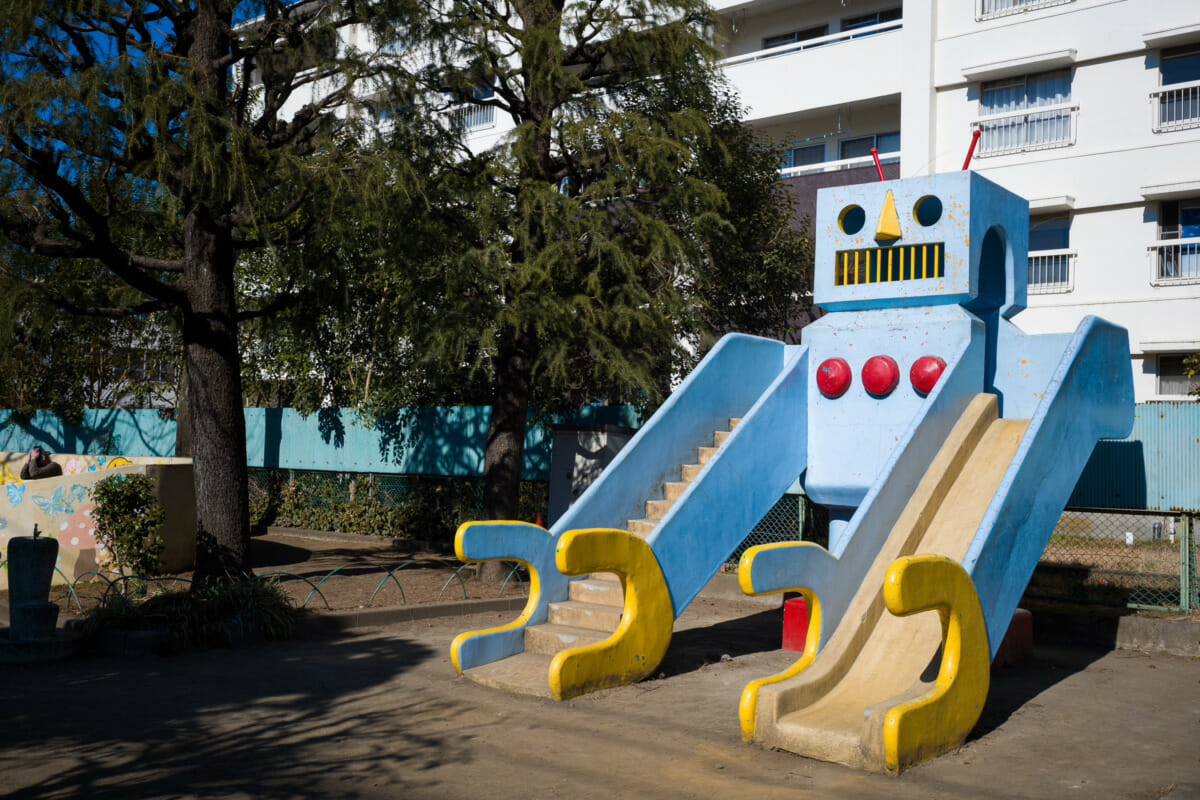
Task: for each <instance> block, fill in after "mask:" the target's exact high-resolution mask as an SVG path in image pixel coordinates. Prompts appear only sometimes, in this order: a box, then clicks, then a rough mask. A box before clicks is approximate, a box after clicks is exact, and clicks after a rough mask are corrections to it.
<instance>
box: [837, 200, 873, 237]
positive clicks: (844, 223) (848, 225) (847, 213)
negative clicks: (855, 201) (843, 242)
mask: <svg viewBox="0 0 1200 800" xmlns="http://www.w3.org/2000/svg"><path fill="white" fill-rule="evenodd" d="M866 221H867V212H865V211H863V210H862V206H846V207H845V208H843V209H842V213H841V214H839V215H838V227H839V228H841V229H842V233H844V234H846V235H847V236H853V235H854V234H856V233H858V232H859V231H861V230H862V227H863V225H864V224H866Z"/></svg>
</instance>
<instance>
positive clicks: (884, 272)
mask: <svg viewBox="0 0 1200 800" xmlns="http://www.w3.org/2000/svg"><path fill="white" fill-rule="evenodd" d="M943 211H944V208H943V206H942V201H941V198H939V197H938V196H937V195H934V194H927V195H924V196H922V197H919V198H917V200H916V201H915V202H914V203H913V206H912V209H911V215H910V214H906V215H905V219H904V222H905V224H903V225H902V224H901V221H900V220H901V216H900V215H899V214H898V213H897V212H896V199H895V196H894V195H893V193H892V190H891V189H889V190H888V191H887V194H886V195H884V199H883V204H882V207H881V208H880V210H879V215H878V220H877V221H875V223H874V237H873V238H874V240H875V242H876V246H875V247H850V248H846V249H839V250H836V251H835V252H834V263H833V268H834V270H833V283H834V285H835V286H854V285H857V284H860V283H887V282H891V281H913V280H929V279H930V278H942V277H945V274H946V267H945V260H944V258H943V257H944V255H945V243H944V242H940V241H939V242H928V241H911V242H909V241H906V237H905V228H909V229H910V230H911V231H912V232H911V233H910V234H909V235H908V237H907V239H909V240H917V239H923V238H925V237H924V236H922V235H921V234H922V233H923V232H922V231H920V229H921V228H931V227H933V226H934V225H937V223H938V222H939V221H941V219H942V213H943ZM909 217H911V219H910V218H909ZM837 226H838V230H839V231H840V232H841V233H842V234H844V235H845V236H847V237H856V241H854V242H852V243H854V244H857V243H858V241H857V240H861V239H864V238H866V236H867V234H868V233H869V229H867V211H866V209H864V208H863V207H862V206H861V205H858V204H857V203H853V202H852V203H849V204H847V205H846V206H845V207H843V208H842V209H841V211H840V212H839V213H838V220H837ZM864 229H866V230H864Z"/></svg>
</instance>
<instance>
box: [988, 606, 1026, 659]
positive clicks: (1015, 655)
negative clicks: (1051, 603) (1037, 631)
mask: <svg viewBox="0 0 1200 800" xmlns="http://www.w3.org/2000/svg"><path fill="white" fill-rule="evenodd" d="M1032 655H1033V614H1030V613H1029V612H1028V611H1026V610H1025V609H1023V608H1018V609H1017V610H1016V611H1014V612H1013V616H1012V621H1011V622H1009V623H1008V630H1007V631H1005V633H1004V639H1003V640H1001V642H1000V649H999V650H997V651H996V657H995V658H993V659H992V666H993V667H1007V666H1009V665H1010V664H1019V663H1020V662H1022V661H1025V660H1026V659H1028V658H1029V657H1031V656H1032Z"/></svg>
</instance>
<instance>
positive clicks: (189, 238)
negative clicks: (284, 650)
mask: <svg viewBox="0 0 1200 800" xmlns="http://www.w3.org/2000/svg"><path fill="white" fill-rule="evenodd" d="M184 235H185V245H186V250H187V265H186V273H185V279H186V285H187V287H188V302H189V308H187V309H185V310H184V314H183V344H184V349H185V353H186V359H185V360H186V367H187V376H186V380H187V405H188V414H187V416H188V423H189V428H190V430H191V440H192V461H193V464H194V468H195V483H196V526H197V530H196V578H197V582H198V583H199V584H200V585H203V584H205V583H206V582H208V581H210V580H211V579H212V578H215V577H222V576H234V577H236V576H244V575H247V574H249V572H250V561H249V552H250V503H249V499H248V497H247V492H246V481H247V470H246V419H245V417H244V415H243V412H242V376H241V357H240V354H239V352H238V341H237V301H236V297H235V294H234V279H233V265H234V261H235V255H234V252H233V248H232V245H231V240H230V235H229V233H228V231H227V230H223V229H221V228H220V227H219V226H218V225H215V224H214V223H213V222H212V220H211V219H210V218H209V215H208V214H206V213H205V212H204V211H203V210H199V211H194V212H192V213H191V214H189V215H188V218H187V219H186V220H185V221H184Z"/></svg>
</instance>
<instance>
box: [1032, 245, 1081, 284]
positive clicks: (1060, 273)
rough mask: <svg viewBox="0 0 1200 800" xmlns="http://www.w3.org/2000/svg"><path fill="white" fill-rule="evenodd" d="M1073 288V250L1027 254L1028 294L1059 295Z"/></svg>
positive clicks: (1038, 251)
mask: <svg viewBox="0 0 1200 800" xmlns="http://www.w3.org/2000/svg"><path fill="white" fill-rule="evenodd" d="M1074 288H1075V251H1074V250H1037V251H1035V252H1032V253H1030V254H1029V294H1060V293H1062V292H1069V291H1071V290H1072V289H1074Z"/></svg>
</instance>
